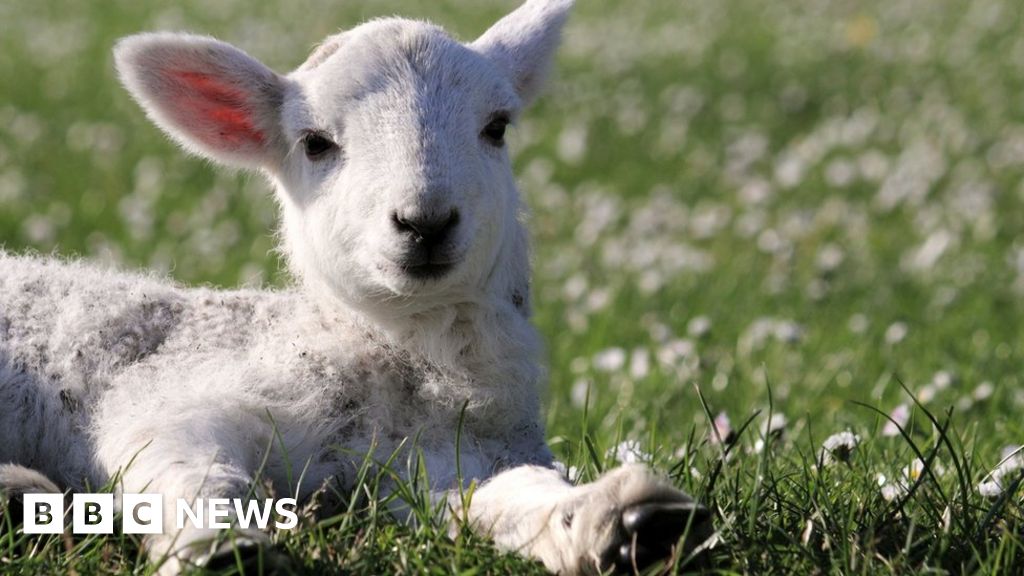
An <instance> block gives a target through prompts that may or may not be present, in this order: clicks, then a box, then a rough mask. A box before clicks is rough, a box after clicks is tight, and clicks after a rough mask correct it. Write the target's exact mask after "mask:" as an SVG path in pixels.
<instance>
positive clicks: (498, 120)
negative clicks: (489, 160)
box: [480, 116, 509, 146]
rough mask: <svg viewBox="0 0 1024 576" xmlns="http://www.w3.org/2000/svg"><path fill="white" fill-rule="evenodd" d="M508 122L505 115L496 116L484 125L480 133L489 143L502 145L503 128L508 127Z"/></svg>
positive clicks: (503, 142)
mask: <svg viewBox="0 0 1024 576" xmlns="http://www.w3.org/2000/svg"><path fill="white" fill-rule="evenodd" d="M508 122H509V120H508V117H507V116H496V117H495V118H493V119H492V120H491V121H490V122H488V123H487V126H484V131H483V132H481V133H480V135H481V136H483V137H484V139H486V140H487V141H488V142H489V143H490V144H491V145H493V146H502V145H503V144H505V129H506V128H508Z"/></svg>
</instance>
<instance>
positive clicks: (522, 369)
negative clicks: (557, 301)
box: [0, 0, 706, 574]
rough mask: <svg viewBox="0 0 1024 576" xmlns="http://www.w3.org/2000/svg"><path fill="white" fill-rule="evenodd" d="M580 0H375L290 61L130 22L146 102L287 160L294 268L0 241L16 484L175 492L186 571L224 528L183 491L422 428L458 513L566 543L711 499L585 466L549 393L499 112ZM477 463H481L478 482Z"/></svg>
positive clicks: (373, 450) (258, 153) (411, 437)
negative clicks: (439, 9)
mask: <svg viewBox="0 0 1024 576" xmlns="http://www.w3.org/2000/svg"><path fill="white" fill-rule="evenodd" d="M570 5H571V0H530V1H529V2H527V3H526V4H525V5H524V6H523V7H522V8H520V9H518V10H516V11H515V12H513V13H512V14H510V15H509V16H507V17H506V18H504V19H502V20H501V21H500V22H498V23H497V24H496V25H495V26H493V27H492V28H491V29H490V30H489V31H488V32H487V33H485V34H484V35H483V36H482V37H481V38H479V39H478V40H477V41H476V42H474V43H472V44H468V45H467V44H462V43H459V42H457V41H455V40H454V39H452V38H451V37H450V36H448V35H447V34H445V33H444V31H443V30H441V29H440V28H438V27H436V26H433V25H429V24H426V23H423V22H415V21H409V20H402V19H387V20H379V21H374V22H371V23H368V24H365V25H363V26H360V27H357V28H356V29H354V30H351V31H349V32H345V33H342V34H339V35H336V36H332V37H330V38H328V39H327V41H325V42H324V43H323V44H322V45H321V46H320V47H319V48H318V49H317V50H316V51H315V52H314V53H313V55H312V56H310V58H309V59H308V60H307V61H306V63H305V64H303V65H302V66H300V67H299V68H298V69H296V70H295V71H293V72H292V73H290V74H288V75H286V76H282V75H279V74H277V73H275V72H273V71H271V70H270V69H269V68H267V67H266V66H264V65H263V64H261V63H260V62H258V61H256V60H255V59H253V58H251V57H250V56H248V55H246V54H245V53H243V52H241V51H240V50H238V49H236V48H234V47H232V46H230V45H227V44H224V43H222V42H218V41H216V40H213V39H210V38H204V37H196V36H189V35H179V34H166V33H163V34H143V35H139V36H135V37H130V38H128V39H126V40H123V41H122V42H121V43H120V44H119V45H118V48H117V49H116V50H115V60H116V61H117V66H118V70H119V72H120V75H121V79H122V81H123V82H124V83H125V85H126V87H127V88H128V90H129V91H130V92H131V93H132V95H133V96H134V97H135V98H136V99H137V100H138V101H139V102H140V103H141V104H142V106H143V108H145V109H146V111H147V113H148V114H149V116H150V118H151V119H153V120H154V121H155V122H156V123H157V124H158V125H159V126H161V127H162V128H163V129H164V130H165V131H166V132H167V133H168V134H169V135H171V136H172V137H173V138H174V139H176V140H177V141H178V142H179V143H181V144H183V145H184V146H185V147H186V148H188V149H189V150H192V151H194V152H197V153H199V154H201V155H204V156H207V157H209V158H212V159H215V160H218V161H221V162H224V163H227V164H232V165H236V166H244V167H249V168H256V169H259V170H261V171H262V172H263V173H264V174H265V175H266V176H267V177H268V179H269V180H270V181H271V182H272V183H273V184H274V187H275V189H276V197H277V200H278V202H279V203H280V205H281V209H282V214H283V219H282V220H283V240H284V251H285V253H286V255H287V259H288V263H289V265H290V267H291V269H292V271H293V272H294V273H295V275H296V277H297V280H298V281H297V283H296V287H295V288H293V289H289V290H283V291H279V292H274V291H255V290H248V291H226V292H225V291H215V290H209V289H185V288H181V287H178V286H175V285H174V284H173V283H171V282H168V281H166V280H162V279H157V278H154V277H147V276H140V275H134V274H124V273H116V272H108V271H102V270H100V269H98V268H96V267H92V266H89V265H86V264H81V263H62V262H59V261H54V260H51V259H39V258H31V257H14V256H9V255H5V254H4V253H3V252H0V440H2V441H0V490H4V491H22V492H25V491H33V490H35V491H38V490H45V489H47V488H46V487H47V486H49V483H48V482H47V481H46V479H45V478H41V477H40V476H39V475H38V474H36V473H33V472H31V471H29V469H30V468H35V469H38V470H41V471H43V472H45V473H47V474H49V475H50V476H51V477H52V478H55V479H57V480H59V481H60V482H61V483H63V485H64V486H65V487H66V488H70V489H73V490H79V489H82V488H84V487H87V486H88V487H97V486H102V485H105V484H107V483H108V481H111V480H116V482H115V488H116V489H117V490H124V491H127V492H143V491H145V492H155V493H160V494H162V495H163V497H164V505H165V507H168V508H165V511H164V533H163V534H162V535H154V536H149V537H147V540H146V541H145V543H146V546H147V548H148V550H149V553H150V556H151V557H152V558H154V559H164V558H165V557H169V560H168V561H167V562H166V563H165V564H163V568H162V570H163V571H164V572H165V573H169V574H176V573H177V572H178V571H180V569H181V566H182V564H183V563H189V562H203V561H205V559H207V558H209V555H210V554H211V553H216V552H217V550H216V548H213V549H211V539H213V538H214V537H215V536H216V531H215V530H213V529H199V528H194V527H191V525H190V526H187V527H186V528H185V529H184V530H178V529H176V528H175V526H174V523H175V522H174V519H175V514H174V513H173V509H172V507H173V506H174V502H175V501H176V500H178V499H186V500H187V499H194V498H197V497H218V498H232V497H234V498H238V497H243V496H245V495H246V494H248V493H249V492H250V490H253V489H256V490H257V492H258V489H259V487H260V486H261V485H262V481H265V480H270V481H271V483H272V484H273V488H274V490H275V492H276V493H277V494H286V495H289V496H297V497H298V498H304V497H306V496H307V495H308V494H309V493H310V492H311V491H314V490H316V489H318V488H320V486H321V485H322V484H323V483H324V482H325V481H326V480H328V479H332V480H333V481H335V482H336V484H335V485H336V486H337V487H338V488H341V489H342V490H345V489H348V488H352V483H353V482H355V481H356V478H355V475H354V474H353V472H354V471H355V469H356V467H357V466H358V465H360V464H361V463H362V462H363V461H364V460H365V459H366V458H370V459H371V461H373V460H376V461H383V460H385V459H386V458H388V457H389V456H391V455H392V454H393V453H394V452H395V451H396V449H398V448H399V447H403V449H404V450H409V449H411V448H412V447H413V445H415V447H416V448H417V450H418V452H417V457H418V455H419V454H420V453H422V455H423V463H424V464H425V468H426V470H425V472H426V473H427V474H428V475H429V480H430V486H431V488H432V489H434V490H435V493H434V494H432V498H434V499H435V500H436V501H441V502H446V503H447V504H448V505H449V506H448V508H449V509H451V510H454V511H457V512H458V513H457V514H451V515H450V516H449V518H450V519H452V520H453V521H457V520H463V519H465V520H468V522H469V525H470V526H471V527H472V528H474V529H476V530H478V531H480V532H483V533H485V534H487V535H490V536H491V537H493V538H494V541H495V543H496V544H497V545H498V546H500V547H502V548H504V549H507V550H514V551H518V552H521V553H525V554H529V555H531V556H533V557H535V558H538V559H540V560H542V561H543V562H544V563H545V564H546V565H547V566H548V567H549V568H551V569H552V570H554V571H557V572H561V573H563V574H575V573H578V572H583V571H593V570H594V569H597V568H600V569H606V568H608V567H610V566H612V565H616V566H618V567H620V568H629V567H634V566H636V565H637V564H639V565H644V564H647V563H649V562H651V561H653V560H657V559H659V558H661V557H663V556H664V555H666V554H667V553H668V552H669V550H670V549H672V547H673V546H675V545H676V544H678V542H677V540H678V537H679V536H680V534H681V532H682V531H683V529H685V528H686V527H687V525H688V522H690V521H691V520H692V518H697V521H698V522H699V523H700V522H703V520H704V518H703V517H699V516H702V514H697V515H696V516H695V513H696V512H701V509H700V508H699V507H697V506H695V505H694V503H693V502H692V500H690V499H689V498H688V497H686V496H685V495H684V494H682V493H681V492H679V491H677V490H675V489H673V488H671V487H669V486H667V485H666V484H664V483H663V482H661V481H659V480H657V479H656V478H654V477H653V476H651V475H650V473H648V472H647V471H646V470H645V469H643V468H642V467H638V466H633V467H623V468H620V469H618V470H616V471H613V472H611V473H609V474H608V475H606V476H604V477H603V478H602V479H601V480H599V481H598V482H595V483H592V484H588V485H584V486H572V485H571V484H570V483H569V482H568V481H567V480H566V479H565V478H563V477H562V476H560V474H559V473H558V472H557V471H555V470H554V469H552V468H551V464H552V460H551V453H550V451H549V450H548V448H547V446H546V445H545V443H544V431H543V426H542V425H541V421H540V414H539V402H538V398H539V389H538V387H539V383H540V378H541V373H542V370H541V369H540V364H539V362H538V338H537V335H536V333H535V332H534V329H533V328H532V327H531V325H530V323H529V310H530V300H529V265H528V257H527V246H526V244H527V243H526V232H525V229H524V228H523V226H522V224H521V222H520V220H519V212H520V201H519V195H518V191H517V190H516V187H515V182H514V179H513V176H512V171H511V166H510V162H509V158H508V153H507V150H506V147H505V142H504V133H505V127H506V126H507V125H508V124H509V123H510V122H511V121H512V120H513V119H514V118H515V116H516V115H517V114H518V111H519V110H520V109H521V108H522V107H523V105H524V104H525V103H527V102H529V100H530V99H532V98H533V97H534V96H535V95H536V92H537V90H538V89H539V86H540V85H541V83H542V80H543V76H544V71H545V69H546V68H547V66H548V63H549V62H550V61H551V57H552V54H553V52H554V48H555V46H556V44H557V39H558V34H559V30H560V28H561V25H562V22H563V21H564V20H565V17H566V14H567V12H568V9H569V7H570ZM459 438H461V445H459V446H457V445H456V443H457V439H459ZM268 451H269V453H268ZM456 454H458V457H456ZM399 457H401V455H399ZM399 461H400V462H401V460H399ZM264 462H265V463H266V467H265V468H264V467H263V463H264ZM457 464H458V466H457ZM393 469H395V470H397V471H398V472H399V473H401V472H402V471H403V470H406V469H407V468H406V467H405V466H396V467H393ZM459 478H462V479H463V481H464V482H465V481H471V480H478V481H484V482H483V483H482V484H481V485H479V487H478V488H477V489H476V490H475V491H474V492H473V493H472V495H471V497H470V498H468V499H466V500H464V499H463V498H462V496H463V494H460V491H458V490H455V489H456V488H459V486H458V482H459ZM299 479H301V483H300V482H299ZM384 489H385V490H387V489H388V487H387V486H386V485H385V486H384ZM467 504H468V509H466V510H463V509H462V507H463V506H467ZM703 528H706V526H704V527H703ZM703 528H702V529H701V530H700V531H699V532H703ZM247 537H248V538H249V539H251V540H253V541H256V542H265V541H266V535H264V534H262V533H259V532H252V531H250V532H249V533H248V535H247ZM693 543H694V540H693V539H692V538H691V539H690V540H685V539H684V541H683V544H684V545H692V544H693ZM214 546H216V543H214Z"/></svg>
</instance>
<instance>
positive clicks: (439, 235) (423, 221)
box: [391, 209, 459, 248]
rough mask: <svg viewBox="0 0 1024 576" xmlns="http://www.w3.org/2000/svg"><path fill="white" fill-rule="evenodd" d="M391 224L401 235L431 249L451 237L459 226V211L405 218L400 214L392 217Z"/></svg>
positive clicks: (396, 213) (394, 214)
mask: <svg viewBox="0 0 1024 576" xmlns="http://www.w3.org/2000/svg"><path fill="white" fill-rule="evenodd" d="M391 222H392V224H394V226H395V229H396V230H398V231H399V232H400V233H402V234H404V235H407V236H409V237H410V238H411V239H412V241H413V242H415V243H417V244H419V245H421V246H423V247H425V248H431V247H434V246H437V245H439V244H441V243H442V242H444V241H445V240H447V239H448V237H449V236H451V233H452V231H453V230H455V227H456V226H458V224H459V212H458V210H454V209H453V210H451V211H450V212H448V213H442V214H425V215H417V216H403V215H400V214H399V213H398V212H395V213H393V214H392V215H391Z"/></svg>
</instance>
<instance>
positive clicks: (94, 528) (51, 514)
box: [22, 494, 164, 534]
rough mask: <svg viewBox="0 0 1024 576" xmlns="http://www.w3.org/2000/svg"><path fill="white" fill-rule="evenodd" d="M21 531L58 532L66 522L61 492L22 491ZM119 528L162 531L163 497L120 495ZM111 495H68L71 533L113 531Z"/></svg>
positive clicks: (152, 531)
mask: <svg viewBox="0 0 1024 576" xmlns="http://www.w3.org/2000/svg"><path fill="white" fill-rule="evenodd" d="M22 500H23V502H24V505H25V509H24V524H23V529H24V531H25V534H61V533H63V532H64V527H65V525H66V520H67V518H66V516H65V514H66V511H65V509H64V495H63V494H25V495H24V496H23V498H22ZM121 509H122V510H123V512H124V514H123V515H122V516H121V531H122V532H123V533H125V534H160V533H161V532H163V511H164V508H163V498H162V497H161V496H160V495H159V494H124V495H123V496H122V498H121ZM116 514H117V510H116V508H115V507H114V495H113V494H74V495H73V496H72V498H71V532H72V533H73V534H113V533H114V516H115V515H116Z"/></svg>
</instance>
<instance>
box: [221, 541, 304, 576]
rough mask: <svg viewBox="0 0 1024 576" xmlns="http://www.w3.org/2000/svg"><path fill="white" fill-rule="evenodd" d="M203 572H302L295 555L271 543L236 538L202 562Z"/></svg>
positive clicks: (253, 575) (255, 574) (251, 575)
mask: <svg viewBox="0 0 1024 576" xmlns="http://www.w3.org/2000/svg"><path fill="white" fill-rule="evenodd" d="M203 573H204V574H209V573H214V574H238V575H239V576H242V575H245V576H260V575H267V576H270V575H274V576H285V575H291V574H299V570H298V568H297V567H296V566H295V564H294V562H292V559H291V558H290V557H289V556H288V555H287V554H285V553H283V552H281V551H279V550H277V549H275V548H274V547H273V546H271V545H270V544H268V543H265V542H255V541H252V540H236V541H235V543H234V545H233V546H232V545H228V546H224V547H223V548H222V549H221V550H218V551H217V552H215V553H214V554H212V555H211V556H210V557H209V558H208V559H207V560H206V562H204V563H203Z"/></svg>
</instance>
